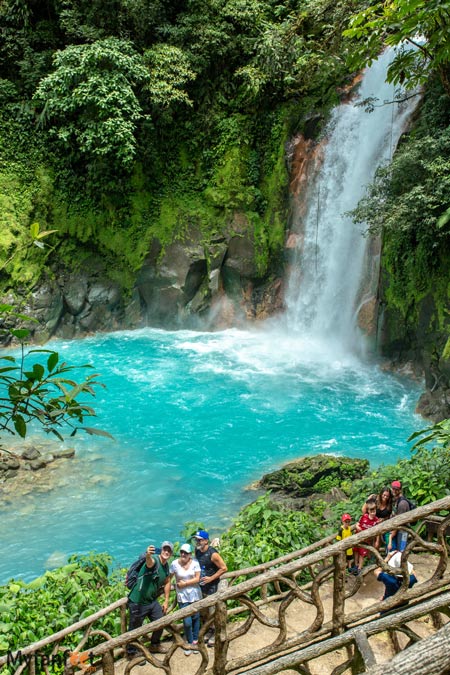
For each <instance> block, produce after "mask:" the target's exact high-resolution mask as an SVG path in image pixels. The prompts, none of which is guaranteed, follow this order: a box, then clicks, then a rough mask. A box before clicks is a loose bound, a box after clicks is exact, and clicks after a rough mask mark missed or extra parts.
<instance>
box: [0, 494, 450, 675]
mask: <svg viewBox="0 0 450 675" xmlns="http://www.w3.org/2000/svg"><path fill="white" fill-rule="evenodd" d="M449 511H450V497H446V498H445V499H441V500H439V501H438V502H434V503H433V504H428V505H426V506H424V507H420V508H417V509H414V510H413V511H410V512H408V513H406V514H402V515H400V516H396V517H395V518H393V519H391V520H390V521H385V522H383V523H381V524H380V525H377V526H376V527H374V528H371V530H370V537H371V538H372V537H374V536H377V535H382V534H383V533H385V532H387V531H389V530H390V529H393V528H395V529H399V528H400V529H403V530H406V531H407V532H408V535H409V538H408V544H407V546H406V549H405V551H404V553H403V561H402V567H401V568H400V569H399V570H398V573H399V574H400V575H402V576H403V581H402V585H401V587H400V589H399V591H398V592H397V594H396V595H395V596H393V597H391V598H388V599H387V600H384V601H381V600H379V597H378V598H373V602H372V601H371V600H370V599H369V601H368V602H367V598H366V603H365V606H364V607H358V606H357V605H356V604H355V603H354V598H355V597H357V596H356V594H357V593H358V592H359V589H360V587H361V584H362V582H363V581H364V580H365V579H366V578H368V577H367V575H368V574H370V572H371V570H372V569H374V568H375V566H380V567H382V568H384V569H385V570H389V568H388V567H387V566H386V563H385V562H384V560H383V557H382V555H381V554H380V552H379V551H378V550H377V549H376V548H374V547H372V546H369V545H366V548H367V549H368V550H369V551H370V553H371V555H372V556H373V559H374V560H375V564H369V565H367V566H366V568H365V569H363V574H362V575H361V576H356V577H354V576H351V575H348V573H347V569H346V557H345V551H346V549H347V548H349V547H350V546H355V545H358V544H362V543H364V540H365V538H367V537H368V534H367V531H366V532H360V533H358V534H354V535H352V536H351V537H350V538H348V539H346V540H345V541H339V542H336V541H335V540H334V538H327V539H324V540H321V541H320V542H316V543H315V544H313V545H312V546H309V547H307V548H306V549H303V550H301V551H296V552H293V553H290V554H289V555H288V556H284V557H281V558H278V559H277V560H273V561H270V562H268V563H265V564H262V565H258V566H255V567H251V568H246V569H244V570H236V571H232V572H228V573H227V574H226V575H224V578H225V580H226V583H225V584H223V585H222V586H221V588H220V589H219V591H218V592H217V593H216V594H214V595H212V596H209V597H207V598H204V599H203V600H201V601H199V602H197V603H195V604H194V605H191V606H188V607H185V608H184V609H181V610H177V611H175V612H174V613H172V614H169V615H167V616H165V617H163V618H162V619H159V620H158V621H155V622H152V623H149V624H145V625H143V626H141V627H140V628H137V629H135V630H133V631H129V632H125V630H124V629H125V605H126V598H123V599H122V600H120V601H118V602H116V603H114V604H113V605H111V606H110V607H108V608H105V609H104V610H102V611H101V612H97V613H96V614H95V615H92V616H91V617H87V618H86V619H84V620H83V621H80V622H78V623H77V624H74V626H70V627H68V628H67V629H65V630H64V631H60V632H59V633H57V634H55V635H53V636H49V637H48V638H45V640H41V641H39V642H37V643H35V644H33V645H29V646H27V647H24V648H23V649H22V650H21V654H22V655H23V656H26V657H30V658H29V662H28V665H27V664H25V666H23V664H22V663H19V662H18V661H17V659H16V660H15V661H14V666H15V669H14V668H13V669H12V670H13V673H14V675H22V673H24V671H27V675H34V673H33V666H32V662H33V658H32V657H33V655H35V654H36V653H38V652H39V650H40V649H43V648H46V649H50V647H51V649H52V653H57V652H60V651H61V650H64V642H65V641H66V644H67V639H68V638H69V637H70V636H71V635H73V633H75V632H76V631H80V630H82V631H83V637H82V639H81V641H79V642H78V644H77V650H80V649H86V650H89V654H90V658H91V660H92V661H93V663H94V665H95V667H96V668H99V669H100V670H102V671H103V675H115V671H116V664H117V661H118V660H119V659H121V658H122V657H123V655H124V651H125V647H126V645H127V643H130V642H134V643H135V644H136V645H137V646H138V647H139V650H140V653H139V657H137V658H136V659H134V660H133V661H130V662H127V663H126V665H125V667H124V670H123V672H124V675H129V673H130V672H131V671H132V670H133V669H134V668H135V666H136V665H137V664H138V663H140V662H141V661H142V659H145V660H146V661H147V662H148V663H150V664H152V665H153V666H154V667H156V668H157V669H159V670H161V671H164V673H166V675H178V674H179V673H180V672H181V671H180V670H179V668H180V666H179V662H180V660H179V659H177V658H175V659H174V655H175V654H177V653H178V654H179V653H180V652H179V650H182V649H183V646H184V642H183V638H182V635H181V629H182V624H181V621H182V619H183V618H184V617H186V616H189V615H192V614H193V613H194V612H197V611H199V610H204V612H207V610H208V611H209V612H210V616H209V618H208V620H207V621H206V622H204V623H203V625H202V628H201V632H200V641H199V642H200V644H199V656H197V657H195V658H190V659H189V660H186V661H184V662H183V664H184V665H183V675H185V674H189V675H203V673H207V675H209V674H210V675H228V674H229V675H233V674H234V673H238V672H239V673H242V672H245V673H247V675H270V674H271V673H276V672H282V671H283V669H284V670H286V669H291V670H292V669H295V670H297V672H301V673H308V672H309V666H308V662H309V660H312V659H314V658H317V657H318V656H320V655H321V654H325V653H328V652H330V651H331V650H333V649H342V648H343V647H345V649H346V650H347V657H346V659H344V661H343V662H342V663H341V664H340V665H338V666H336V668H335V669H334V671H333V672H334V673H335V674H336V675H337V673H342V672H344V671H345V670H346V669H348V668H352V669H353V672H358V671H357V670H355V669H357V668H362V670H361V671H360V672H365V670H367V669H370V668H372V666H373V654H371V651H370V645H369V643H368V636H370V635H373V634H376V633H377V632H380V631H382V630H389V631H390V632H391V634H392V640H393V644H394V647H395V645H396V644H397V645H398V646H399V642H398V639H397V633H398V632H399V631H401V632H402V633H403V634H404V635H406V636H407V638H408V641H407V644H410V645H414V644H415V642H417V640H419V636H418V634H417V633H416V631H415V630H414V628H413V627H411V626H406V625H405V624H406V621H407V620H409V619H410V617H412V619H411V620H413V619H414V618H417V617H420V616H423V615H424V614H425V613H427V612H428V613H429V614H430V616H431V617H432V621H433V625H434V626H435V627H436V629H437V630H442V629H443V628H445V625H444V623H445V622H444V620H443V617H445V618H447V616H449V615H450V609H449V605H450V593H449V592H448V591H447V588H448V586H449V584H450V568H449V563H448V558H449V539H448V533H449V528H450V514H449ZM442 513H444V514H445V515H444V516H443V515H442ZM428 522H432V523H433V536H435V540H434V541H433V540H431V537H430V536H428V529H427V523H428ZM418 555H425V556H426V560H427V561H428V563H427V564H428V565H429V571H428V572H427V574H426V578H421V579H420V580H419V583H417V584H416V585H415V586H414V587H413V588H408V578H409V575H408V570H407V561H408V559H409V558H410V557H411V556H413V557H414V558H415V559H417V560H419V558H418V557H417V556H418ZM305 579H307V581H305ZM378 595H379V594H378ZM405 602H406V603H409V605H407V606H406V609H404V608H403V607H402V608H401V609H398V605H399V603H405ZM396 607H397V610H396V611H395V613H392V612H391V613H390V614H389V615H386V616H384V615H383V616H382V617H381V618H380V615H379V613H380V611H382V612H386V611H389V610H393V609H394V608H396ZM212 610H214V612H213V611H212ZM117 611H119V612H120V617H121V621H120V622H121V631H122V632H121V633H120V634H119V635H116V636H109V635H107V634H105V633H102V632H101V628H100V627H99V626H98V621H99V620H100V619H101V618H102V617H103V616H105V615H106V614H108V613H109V612H117ZM212 621H214V625H215V632H216V640H215V646H214V650H211V649H209V650H208V648H207V647H206V645H205V644H204V643H203V641H202V638H203V636H204V634H205V632H206V629H207V628H208V624H209V623H210V622H212ZM96 624H97V625H96ZM161 628H162V629H164V630H165V632H166V634H168V636H169V638H170V642H169V643H168V644H169V647H168V651H167V653H165V654H163V655H161V656H160V655H155V654H153V653H152V652H151V650H150V649H149V648H148V647H147V646H146V641H149V639H150V637H151V634H152V633H153V631H154V630H158V629H161ZM256 629H257V631H256ZM255 631H256V632H257V636H258V640H257V641H256V643H255V644H257V646H255V647H248V648H246V649H245V650H241V652H239V649H236V648H235V647H236V646H238V645H239V641H240V640H243V639H245V636H246V634H248V633H249V632H253V633H255ZM94 635H95V636H96V639H97V641H98V637H99V636H101V637H103V638H104V640H103V641H101V642H100V644H95V645H93V644H92V637H93V636H94ZM254 642H255V641H254ZM90 643H91V645H92V646H89V645H90ZM16 655H17V653H16ZM9 656H11V655H9ZM9 656H8V655H7V656H2V657H0V671H1V668H2V667H4V666H5V664H8V665H9V666H10V670H11V658H9ZM12 656H13V657H14V655H12ZM177 663H178V665H177ZM277 669H278V670H277ZM74 671H76V667H74V666H71V665H70V662H69V660H68V663H67V665H66V673H67V675H72V673H74ZM46 673H47V675H49V673H48V671H46Z"/></svg>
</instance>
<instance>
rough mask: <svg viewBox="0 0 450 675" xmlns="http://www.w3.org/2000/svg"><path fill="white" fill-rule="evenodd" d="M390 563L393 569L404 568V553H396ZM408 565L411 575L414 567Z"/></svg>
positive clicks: (408, 563)
mask: <svg viewBox="0 0 450 675" xmlns="http://www.w3.org/2000/svg"><path fill="white" fill-rule="evenodd" d="M388 563H389V565H390V566H391V567H395V568H399V567H401V566H402V552H401V551H397V553H394V555H393V556H392V558H389V560H388ZM406 564H407V565H408V572H409V573H410V574H411V572H412V570H413V566H412V565H411V563H410V562H407V563H406Z"/></svg>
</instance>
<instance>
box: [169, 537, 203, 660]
mask: <svg viewBox="0 0 450 675" xmlns="http://www.w3.org/2000/svg"><path fill="white" fill-rule="evenodd" d="M170 574H171V576H175V580H176V582H177V600H178V606H179V608H180V609H182V608H183V607H187V605H190V604H192V603H193V602H196V601H197V600H201V599H202V592H201V590H200V586H199V581H200V565H199V564H198V562H197V560H196V559H192V549H191V546H190V544H183V546H182V547H181V548H180V557H179V558H178V559H177V560H174V561H173V563H172V564H171V565H170ZM183 625H184V637H185V639H186V642H188V643H189V644H190V645H191V647H192V651H197V645H198V633H199V630H200V613H199V612H197V613H196V614H194V615H192V616H187V617H186V618H185V619H183ZM184 653H185V654H186V656H189V655H190V654H191V650H190V649H186V650H185V651H184Z"/></svg>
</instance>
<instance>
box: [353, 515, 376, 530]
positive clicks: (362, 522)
mask: <svg viewBox="0 0 450 675" xmlns="http://www.w3.org/2000/svg"><path fill="white" fill-rule="evenodd" d="M378 523H381V518H377V517H376V516H374V517H373V518H371V517H370V514H369V513H364V514H363V515H362V516H361V518H360V519H359V522H358V525H359V527H360V528H361V530H368V529H369V528H370V527H374V525H378Z"/></svg>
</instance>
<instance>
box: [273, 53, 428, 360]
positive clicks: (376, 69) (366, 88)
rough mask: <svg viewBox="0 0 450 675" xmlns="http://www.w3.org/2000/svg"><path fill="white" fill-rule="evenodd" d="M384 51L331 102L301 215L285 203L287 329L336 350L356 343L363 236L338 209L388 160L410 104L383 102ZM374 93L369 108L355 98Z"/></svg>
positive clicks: (388, 88)
mask: <svg viewBox="0 0 450 675" xmlns="http://www.w3.org/2000/svg"><path fill="white" fill-rule="evenodd" d="M392 56H393V52H392V50H389V51H387V52H385V53H384V54H383V55H381V56H380V58H379V59H378V60H377V61H376V62H375V63H373V65H372V66H371V67H370V68H368V69H367V70H366V71H365V73H364V76H363V79H362V81H361V84H360V88H359V92H358V96H357V97H355V99H353V100H352V101H350V102H349V103H344V104H342V105H340V106H339V107H337V108H336V109H335V110H334V111H333V114H332V117H331V121H330V123H329V124H328V127H327V130H326V136H327V141H326V144H325V147H324V156H323V163H322V166H321V168H320V171H319V173H318V174H317V178H316V180H314V181H313V184H312V185H310V186H309V187H308V194H307V198H306V204H307V211H306V215H302V214H301V212H300V211H301V210H300V209H297V213H296V209H295V204H294V206H293V209H294V210H293V224H292V229H293V231H294V232H297V233H300V236H299V237H298V241H299V243H298V248H297V249H296V252H295V257H294V261H293V265H292V271H291V274H290V278H289V281H288V288H287V293H286V306H287V313H286V321H287V324H288V330H289V332H293V333H297V334H301V335H302V336H303V337H307V338H310V339H311V340H313V341H314V342H316V341H319V342H321V343H324V344H326V345H328V348H330V347H331V348H332V349H333V348H334V347H333V345H339V347H340V348H343V350H344V351H347V350H349V351H354V350H355V349H358V350H359V347H360V343H361V337H360V336H358V331H357V328H356V320H355V319H356V306H355V304H356V302H357V301H358V297H359V296H358V292H359V288H360V282H361V279H362V276H363V274H364V269H363V268H364V263H365V250H366V245H367V241H368V239H367V237H366V236H365V233H364V232H362V228H361V225H355V224H354V223H353V222H352V220H351V219H350V218H349V217H348V216H346V215H345V214H346V213H347V212H348V211H350V210H352V209H354V208H355V207H356V205H357V204H358V202H359V200H360V199H361V198H362V197H363V195H364V193H365V190H366V187H367V185H368V184H369V183H370V182H371V181H372V179H373V177H374V174H375V171H376V169H377V168H378V167H379V166H380V165H381V164H382V163H384V162H386V161H389V160H390V158H391V156H392V152H393V151H394V149H395V146H396V144H397V142H398V140H399V138H400V135H401V133H402V131H403V130H404V129H405V127H406V124H407V122H408V119H409V117H410V115H411V113H412V111H413V109H414V106H415V105H416V103H417V102H416V100H415V98H416V97H415V98H414V99H412V101H410V102H408V103H403V104H397V103H395V104H392V103H391V104H386V105H382V104H383V103H384V102H385V101H392V100H393V98H394V87H393V86H392V85H389V84H387V83H386V82H385V78H386V70H387V67H388V65H389V62H390V61H391V60H392ZM369 97H375V98H376V99H378V100H377V101H375V104H376V107H375V108H374V110H373V112H366V111H365V109H364V106H358V105H357V103H358V102H359V101H361V100H365V99H367V98H369Z"/></svg>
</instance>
